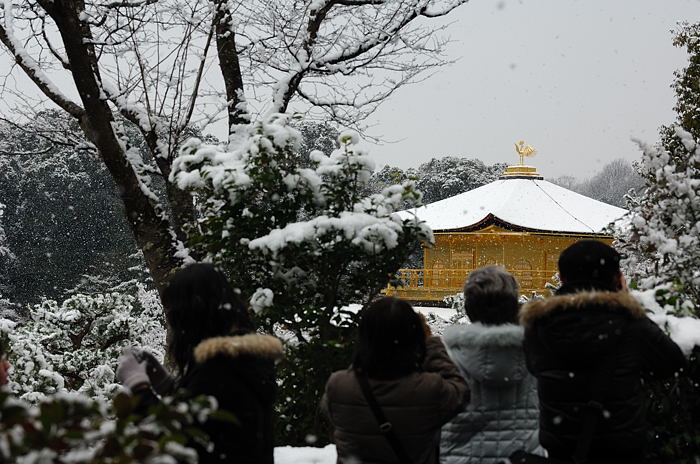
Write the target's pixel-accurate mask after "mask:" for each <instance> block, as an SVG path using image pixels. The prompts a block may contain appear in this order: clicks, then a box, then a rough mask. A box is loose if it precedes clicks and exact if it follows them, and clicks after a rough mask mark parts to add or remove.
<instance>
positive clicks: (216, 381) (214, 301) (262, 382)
mask: <svg viewBox="0 0 700 464" xmlns="http://www.w3.org/2000/svg"><path fill="white" fill-rule="evenodd" d="M163 306H164V308H165V315H166V320H167V323H168V326H169V328H170V339H169V344H168V347H167V351H168V355H169V356H170V358H171V359H172V361H173V363H174V365H175V367H176V369H177V375H176V376H172V375H170V373H169V372H168V371H167V370H165V369H164V368H163V366H161V365H160V363H158V361H157V360H156V359H155V358H154V357H153V356H152V355H151V354H149V353H148V352H146V351H142V350H139V349H135V348H127V349H125V350H124V353H123V354H122V356H121V358H120V365H119V368H118V369H117V378H118V380H120V381H121V383H122V384H123V385H125V386H127V387H129V388H130V389H131V391H132V392H133V393H134V394H138V395H140V396H142V398H144V401H145V402H148V401H152V400H155V399H156V397H155V395H153V393H152V392H153V391H155V393H158V394H160V395H165V394H169V393H171V392H173V391H174V390H176V389H183V390H185V391H186V393H187V394H188V395H190V396H192V397H195V396H199V395H210V396H213V397H214V398H215V399H216V401H217V403H218V408H219V409H220V410H224V411H228V412H230V413H232V414H233V415H234V416H235V417H236V420H237V423H234V422H231V421H222V420H215V419H210V420H209V421H208V422H207V423H206V424H205V425H204V431H205V432H206V433H207V434H208V435H209V438H210V439H211V443H212V445H213V447H212V448H211V449H207V450H205V449H201V448H198V447H197V446H193V447H194V448H196V449H197V452H198V454H199V462H200V463H230V462H236V463H246V464H247V463H250V464H271V463H272V462H273V450H274V446H273V437H272V435H273V424H272V419H273V403H274V399H275V392H276V382H275V370H274V364H275V361H277V360H278V359H280V358H281V356H282V343H281V342H280V340H279V339H277V338H275V337H272V336H269V335H261V334H257V333H255V332H254V330H253V326H252V324H251V321H250V318H249V316H248V310H247V308H246V305H245V304H244V303H243V302H242V301H241V299H240V298H239V297H238V296H237V295H236V294H235V293H234V291H233V289H232V288H231V285H230V284H229V283H228V281H227V280H226V277H225V276H224V275H223V274H222V273H221V271H219V270H217V269H216V268H215V267H214V266H212V265H210V264H192V265H189V266H187V267H185V268H183V269H181V270H180V271H178V272H177V273H175V275H174V276H173V277H172V279H171V281H170V283H169V285H168V287H167V288H166V289H165V291H164V293H163Z"/></svg>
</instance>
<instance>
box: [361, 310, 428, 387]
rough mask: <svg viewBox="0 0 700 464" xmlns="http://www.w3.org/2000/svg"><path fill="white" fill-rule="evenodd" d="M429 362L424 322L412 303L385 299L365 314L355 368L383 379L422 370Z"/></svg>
mask: <svg viewBox="0 0 700 464" xmlns="http://www.w3.org/2000/svg"><path fill="white" fill-rule="evenodd" d="M424 359H425V332H424V331H423V323H422V321H421V319H420V318H419V316H418V314H416V312H415V311H414V310H413V308H412V307H411V305H410V304H408V303H407V302H406V301H404V300H401V299H399V298H393V297H385V298H381V299H379V300H377V301H375V302H374V303H372V304H371V305H370V306H369V307H368V308H367V309H365V310H363V311H362V315H361V317H360V325H359V328H358V340H357V349H356V350H355V357H354V361H353V367H354V368H355V369H357V370H359V371H361V372H364V373H366V374H367V376H368V377H371V378H373V379H380V380H389V379H396V378H399V377H403V376H406V375H408V374H410V373H412V372H416V371H418V370H420V368H421V365H422V364H423V360H424Z"/></svg>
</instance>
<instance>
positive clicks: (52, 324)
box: [3, 287, 165, 402]
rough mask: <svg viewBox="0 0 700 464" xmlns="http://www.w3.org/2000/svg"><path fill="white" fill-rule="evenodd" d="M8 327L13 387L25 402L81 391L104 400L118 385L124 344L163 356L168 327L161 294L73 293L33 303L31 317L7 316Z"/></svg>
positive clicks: (148, 292) (30, 309)
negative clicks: (58, 299)
mask: <svg viewBox="0 0 700 464" xmlns="http://www.w3.org/2000/svg"><path fill="white" fill-rule="evenodd" d="M3 323H4V324H5V325H11V326H12V330H10V331H9V345H10V346H9V360H10V364H11V365H12V372H11V376H10V378H11V383H10V386H11V388H12V389H13V390H14V391H15V392H16V393H17V394H18V395H19V396H20V397H21V398H22V399H25V400H27V401H31V402H36V401H38V400H40V399H43V398H45V397H46V395H50V394H53V393H59V392H68V391H77V392H80V393H84V394H86V395H88V396H90V397H93V398H99V399H105V398H107V397H110V396H112V395H113V394H114V393H115V392H117V391H118V390H119V388H120V387H119V386H118V385H117V384H116V383H115V371H116V368H117V358H118V357H119V354H120V352H121V349H122V347H123V346H125V345H127V344H136V345H139V346H143V347H146V348H147V349H148V350H149V351H151V352H153V353H154V354H155V355H156V356H157V357H159V358H160V359H162V357H163V347H164V345H165V329H164V327H163V322H162V309H161V307H160V303H159V300H158V297H157V295H156V294H155V292H153V291H148V290H146V289H144V288H143V287H139V288H138V290H137V295H136V296H135V297H134V296H131V295H126V294H121V293H109V294H96V295H80V294H78V295H74V296H72V297H70V298H68V299H67V300H65V301H63V302H62V303H57V302H56V301H53V300H45V301H44V302H42V303H41V304H39V305H35V306H33V307H30V308H29V319H28V320H23V321H21V322H16V323H14V322H10V321H4V322H3Z"/></svg>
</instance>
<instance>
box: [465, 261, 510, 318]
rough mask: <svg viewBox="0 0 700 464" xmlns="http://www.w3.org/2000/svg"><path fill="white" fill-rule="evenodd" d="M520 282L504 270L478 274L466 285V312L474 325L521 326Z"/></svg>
mask: <svg viewBox="0 0 700 464" xmlns="http://www.w3.org/2000/svg"><path fill="white" fill-rule="evenodd" d="M518 295H519V289H518V281H517V280H515V277H513V276H512V275H511V274H509V273H508V271H506V270H505V268H503V267H501V266H486V267H482V268H479V269H476V270H474V271H473V272H472V273H471V274H469V277H468V278H467V281H466V282H465V283H464V309H465V312H466V313H467V316H468V317H469V320H470V321H472V322H480V323H482V324H486V325H500V324H517V322H518Z"/></svg>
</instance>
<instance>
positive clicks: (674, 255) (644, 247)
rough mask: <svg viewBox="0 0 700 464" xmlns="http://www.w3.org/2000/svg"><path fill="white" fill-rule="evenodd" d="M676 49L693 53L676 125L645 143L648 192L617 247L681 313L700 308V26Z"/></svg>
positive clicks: (684, 33) (621, 230)
mask: <svg viewBox="0 0 700 464" xmlns="http://www.w3.org/2000/svg"><path fill="white" fill-rule="evenodd" d="M675 45H677V46H684V47H686V48H687V49H688V52H689V55H690V64H689V65H688V67H687V68H685V69H683V70H681V71H678V72H677V73H676V80H675V81H674V84H673V87H674V90H675V91H676V96H677V98H678V102H677V104H676V111H677V113H678V120H677V122H676V123H675V124H673V125H670V126H667V127H664V128H663V129H662V131H661V143H659V144H658V145H656V146H650V145H647V144H644V143H640V146H641V148H642V152H643V155H642V161H641V163H640V165H639V170H640V174H641V175H642V176H643V177H644V178H645V180H646V190H645V191H644V193H643V194H642V195H641V196H640V197H639V198H635V199H631V200H630V204H629V207H630V210H631V214H630V217H629V219H628V220H627V221H624V222H623V223H620V224H619V225H618V230H617V239H618V243H619V244H620V245H621V247H622V250H623V251H624V252H625V254H626V257H627V259H626V261H625V265H626V268H627V271H628V273H629V274H631V276H632V278H633V280H635V281H636V283H637V285H638V286H639V287H640V288H642V289H652V288H656V287H658V288H659V292H658V293H659V298H660V299H662V300H663V301H662V304H663V305H665V304H671V305H673V306H675V308H676V311H678V312H679V313H686V312H691V311H693V309H694V308H695V311H696V315H698V314H700V313H698V310H697V308H698V305H700V144H699V143H700V117H699V116H698V115H699V114H700V25H698V24H695V25H687V24H686V25H683V26H682V27H681V29H680V31H679V32H678V34H677V36H676V40H675Z"/></svg>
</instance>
